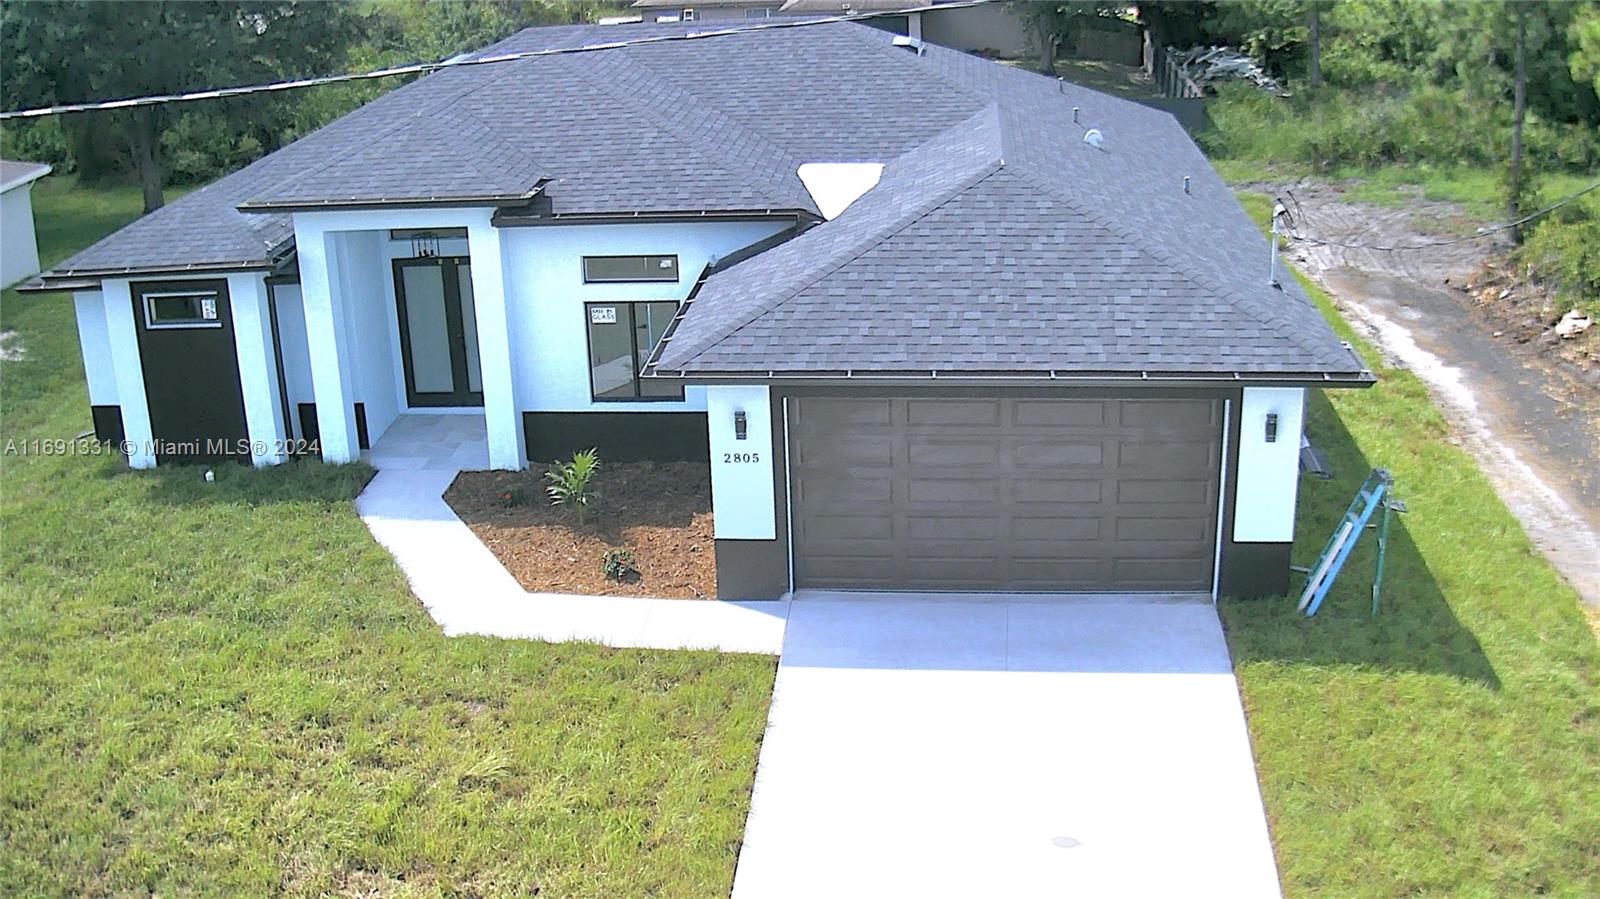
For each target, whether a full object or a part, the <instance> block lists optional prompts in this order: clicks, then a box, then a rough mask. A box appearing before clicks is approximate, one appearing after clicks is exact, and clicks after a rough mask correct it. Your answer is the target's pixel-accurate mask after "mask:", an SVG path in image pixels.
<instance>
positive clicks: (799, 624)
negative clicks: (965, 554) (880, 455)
mask: <svg viewBox="0 0 1600 899" xmlns="http://www.w3.org/2000/svg"><path fill="white" fill-rule="evenodd" d="M1278 895H1279V888H1278V876H1277V869H1276V866H1275V863H1274V860H1273V854H1272V846H1271V843H1270V842H1269V840H1268V836H1267V826H1266V820H1265V817H1264V815H1263V812H1262V806H1261V794H1260V791H1259V788H1258V786H1257V784H1256V776H1255V766H1254V763H1253V760H1252V756H1251V752H1250V743H1249V738H1248V735H1247V733H1246V730H1245V722H1244V714H1243V710H1242V708H1241V706H1240V703H1239V694H1238V689H1237V685H1236V684H1235V682H1234V678H1233V673H1232V668H1231V665H1230V663H1229V659H1228V651H1227V646H1226V644H1225V643H1224V642H1223V637H1222V628H1221V626H1220V624H1219V623H1218V620H1217V616H1216V614H1215V611H1214V610H1213V609H1212V607H1211V605H1210V602H1209V601H1207V600H1204V599H1197V598H1177V597H1174V598H1171V599H1165V600H1156V599H1149V598H1138V599H1119V598H1114V597H1110V598H1098V597H1088V598H1085V597H1072V598H1055V599H1035V598H1029V597H1009V598H1008V597H994V598H989V599H974V598H969V597H962V598H952V597H940V596H907V595H884V596H871V595H859V594H809V595H808V594H806V593H802V594H801V595H800V596H799V597H798V598H797V599H796V600H795V602H794V604H793V606H792V608H791V611H790V615H789V628H788V634H787V636H786V637H785V640H784V650H783V657H782V661H781V662H780V664H779V668H778V679H777V685H776V687H775V689H774V693H773V700H772V711H771V715H770V718H769V720H768V725H767V733H766V738H765V742H764V743H763V744H762V748H761V758H760V763H759V767H758V769H757V773H756V783H755V793H754V797H753V800H752V804H751V810H750V818H749V822H748V824H747V826H746V828H745V840H744V846H743V849H742V850H741V852H740V854H739V863H738V869H737V872H736V874H735V877H734V886H733V896H734V899H770V897H785V899H787V897H805V899H814V897H820V896H828V897H872V899H892V897H908V899H909V897H915V899H938V897H985V899H1017V897H1033V896H1041V897H1092V899H1111V897H1137V899H1177V897H1226V899H1250V897H1276V896H1278Z"/></svg>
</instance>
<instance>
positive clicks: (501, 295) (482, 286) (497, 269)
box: [467, 211, 528, 471]
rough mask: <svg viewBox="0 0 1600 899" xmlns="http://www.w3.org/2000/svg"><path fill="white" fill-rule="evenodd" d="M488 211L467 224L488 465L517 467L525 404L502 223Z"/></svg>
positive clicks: (522, 456)
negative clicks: (515, 350)
mask: <svg viewBox="0 0 1600 899" xmlns="http://www.w3.org/2000/svg"><path fill="white" fill-rule="evenodd" d="M489 216H490V213H489V212H488V211H484V212H482V213H481V217H474V219H473V221H472V223H471V224H470V225H468V227H467V243H468V249H469V252H470V253H471V254H472V302H473V304H474V305H475V306H476V308H477V323H478V363H479V366H480V367H481V368H482V369H483V418H484V423H485V424H486V425H487V427H488V431H489V465H490V467H492V468H497V469H500V470H502V471H516V470H518V469H521V468H523V467H524V466H526V465H527V464H528V462H527V452H526V450H525V443H524V439H523V433H522V406H521V404H520V403H518V402H517V376H516V368H515V366H514V364H513V357H512V353H511V310H510V308H509V307H508V305H507V303H506V285H505V262H504V259H503V258H502V254H501V247H500V229H498V228H496V227H494V225H492V224H490V222H489Z"/></svg>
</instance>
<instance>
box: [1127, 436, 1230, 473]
mask: <svg viewBox="0 0 1600 899" xmlns="http://www.w3.org/2000/svg"><path fill="white" fill-rule="evenodd" d="M1117 463H1118V465H1117V467H1118V468H1119V469H1120V470H1121V471H1122V472H1127V471H1128V470H1129V469H1132V470H1133V471H1135V472H1149V473H1152V474H1156V475H1159V476H1161V477H1172V476H1173V475H1187V476H1189V477H1204V476H1205V475H1206V474H1207V472H1210V471H1215V470H1216V459H1215V457H1213V455H1212V454H1211V447H1210V445H1209V444H1206V443H1202V442H1199V441H1187V440H1185V441H1172V442H1159V443H1158V442H1155V441H1151V442H1148V443H1123V444H1121V445H1120V446H1119V455H1118V457H1117Z"/></svg>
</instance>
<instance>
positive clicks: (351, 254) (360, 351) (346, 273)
mask: <svg viewBox="0 0 1600 899" xmlns="http://www.w3.org/2000/svg"><path fill="white" fill-rule="evenodd" d="M386 237H387V235H386V234H384V233H383V232H378V231H352V232H345V233H341V234H339V235H338V236H337V238H336V240H335V241H334V245H335V246H336V247H337V248H338V253H339V263H338V266H339V280H340V285H339V290H340V291H342V293H343V296H344V313H345V327H346V333H347V334H349V336H350V347H349V353H350V374H351V377H352V379H353V380H354V382H355V384H354V387H355V396H354V399H353V402H357V403H361V404H363V406H364V407H365V410H366V418H367V436H368V439H369V440H371V441H373V442H376V441H377V440H378V438H379V437H381V436H382V435H383V432H384V431H386V430H388V428H389V425H390V424H393V423H394V420H395V417H396V416H397V415H399V414H400V402H399V400H398V398H397V396H396V394H395V382H394V372H395V370H396V369H397V368H398V367H399V364H398V360H397V357H396V355H395V353H394V352H393V341H392V339H391V337H390V332H391V329H392V327H393V326H392V324H391V322H392V321H393V319H394V299H393V295H392V294H390V295H387V296H386V295H385V294H384V285H385V282H384V279H383V275H382V272H383V270H384V269H385V268H386V267H387V266H388V262H387V261H386V260H385V259H384V253H383V249H382V243H383V242H384V238H386Z"/></svg>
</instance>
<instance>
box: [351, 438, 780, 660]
mask: <svg viewBox="0 0 1600 899" xmlns="http://www.w3.org/2000/svg"><path fill="white" fill-rule="evenodd" d="M381 445H382V444H381V443H380V446H381ZM457 474H458V472H457V471H455V470H454V469H453V468H443V469H422V468H412V467H407V468H383V469H380V470H379V471H378V474H377V476H376V477H374V478H373V479H372V482H371V483H369V484H368V485H367V488H366V490H364V491H362V493H361V495H360V496H359V497H357V498H356V511H357V512H359V513H360V515H361V520H362V521H363V522H365V523H366V525H367V529H368V530H370V531H371V532H372V536H373V537H375V538H377V541H378V543H380V544H381V545H382V546H383V548H384V549H387V550H388V551H389V552H390V554H391V555H393V556H394V557H395V561H397V562H398V563H399V564H400V568H401V569H402V570H404V571H405V573H406V578H407V579H408V580H409V581H410V582H411V590H412V592H413V593H415V594H416V595H417V598H418V599H420V600H422V604H423V605H424V606H426V607H427V609H428V613H429V614H430V615H432V616H433V619H434V620H435V621H437V622H438V623H439V625H440V626H441V627H442V628H444V632H445V633H446V634H450V635H457V634H481V635H484V636H490V637H522V638H527V639H533V640H548V641H552V642H558V641H565V640H584V641H590V642H594V643H600V644H603V645H606V646H618V647H637V648H643V649H716V650H722V651H724V652H755V653H767V654H770V655H776V654H777V653H778V652H779V650H780V649H781V648H782V645H783V631H784V622H785V620H786V619H787V617H788V614H789V603H788V602H787V601H768V602H718V601H705V600H685V599H652V598H646V597H637V596H577V595H572V594H566V593H530V592H528V591H526V590H523V589H522V587H521V585H519V584H518V583H517V582H516V579H514V578H513V577H512V576H511V574H510V573H509V572H507V571H506V569H505V566H503V565H501V564H500V561H499V560H498V559H496V558H495V557H494V554H493V553H491V552H490V551H489V549H488V547H486V546H484V545H483V542H482V541H480V540H479V539H478V537H477V535H475V534H473V533H472V531H471V529H469V528H468V527H467V526H466V524H465V523H463V522H462V521H461V519H460V518H457V517H456V514H455V512H454V511H452V510H451V508H450V506H449V505H447V504H446V503H445V501H444V499H443V498H442V497H443V494H444V491H445V490H446V489H447V488H448V487H449V486H450V484H451V482H452V481H454V480H455V478H456V475H457Z"/></svg>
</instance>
